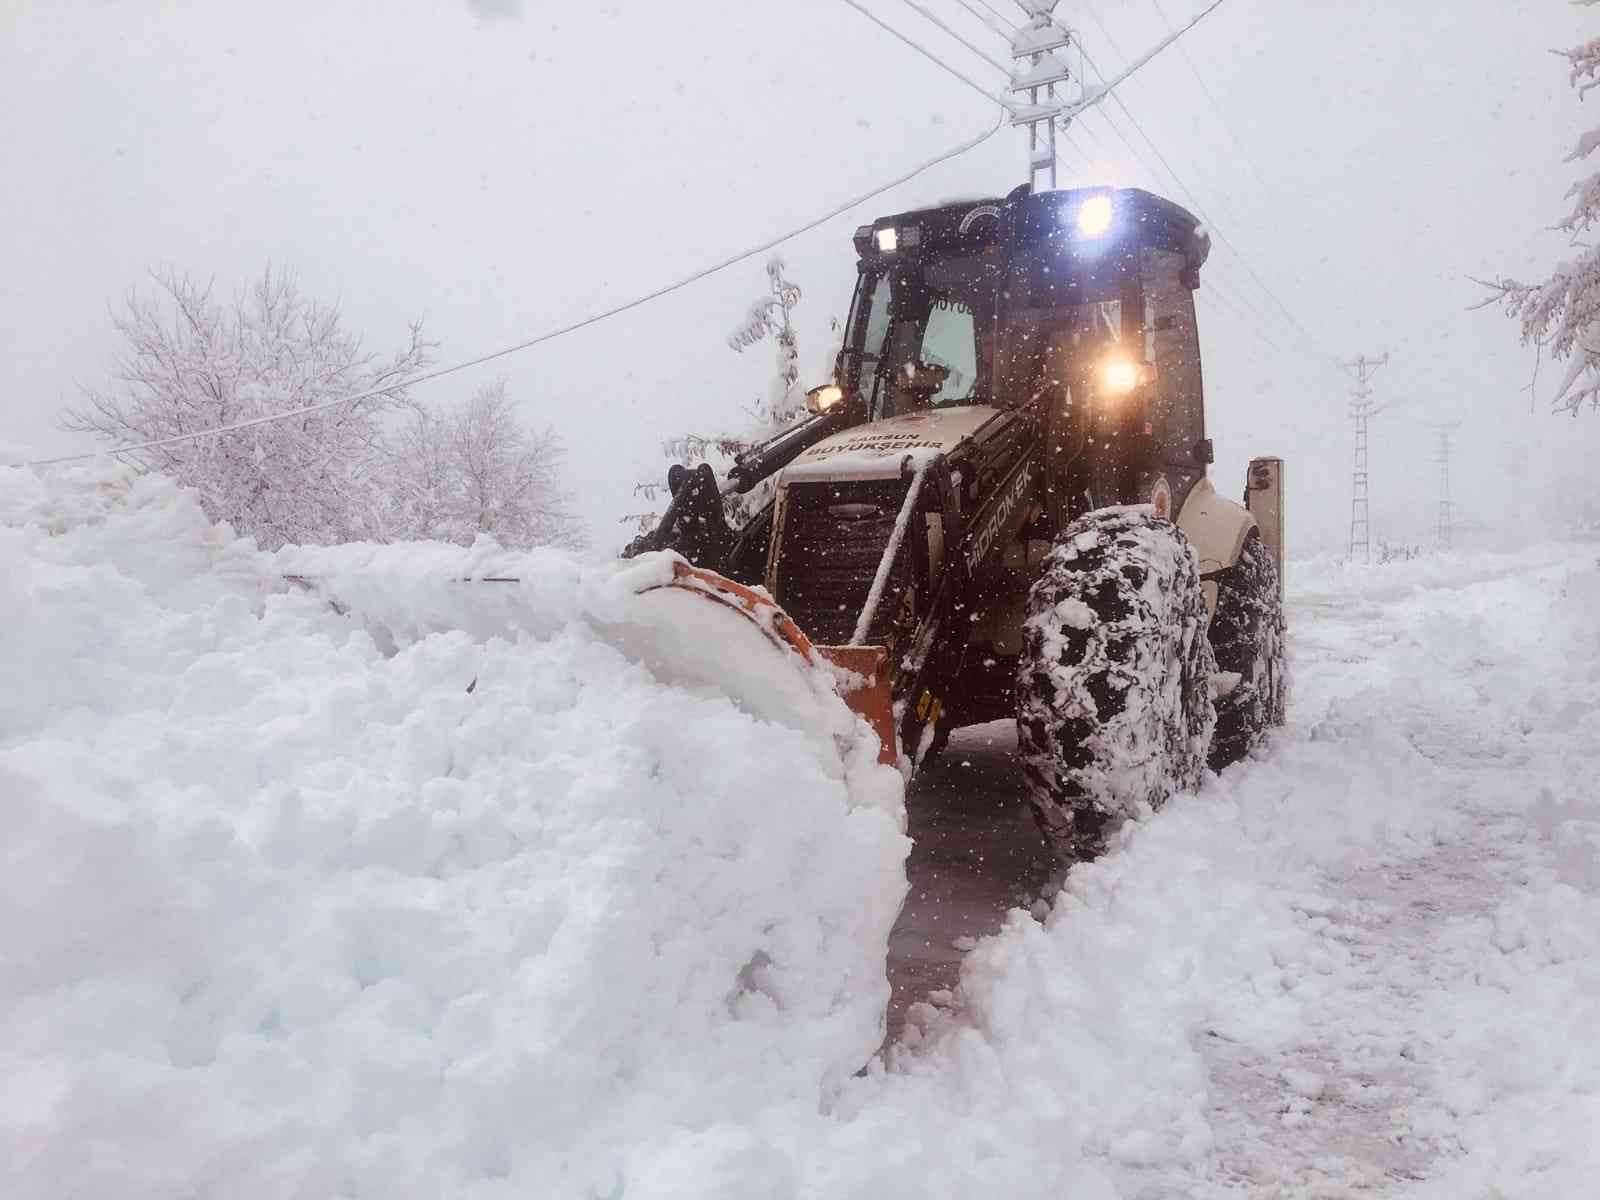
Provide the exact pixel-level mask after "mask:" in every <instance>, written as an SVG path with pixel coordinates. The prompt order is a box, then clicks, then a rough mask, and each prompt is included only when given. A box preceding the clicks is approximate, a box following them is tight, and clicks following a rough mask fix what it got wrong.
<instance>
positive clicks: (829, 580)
mask: <svg viewBox="0 0 1600 1200" xmlns="http://www.w3.org/2000/svg"><path fill="white" fill-rule="evenodd" d="M908 486H909V484H908V483H907V481H906V480H904V479H884V480H868V481H850V482H848V483H793V484H790V485H789V487H788V496H787V500H786V504H785V510H784V515H783V530H782V534H781V540H780V542H779V545H778V569H777V575H776V578H775V580H774V584H775V587H774V589H773V590H774V594H775V597H776V599H777V601H778V603H779V604H781V605H783V607H784V609H785V611H787V612H788V614H789V615H790V616H791V617H793V618H794V619H795V621H796V622H797V623H798V624H799V626H800V628H801V629H803V630H805V632H806V635H807V636H808V637H810V638H811V640H812V641H814V642H817V643H819V644H821V645H824V646H830V645H833V646H837V645H844V644H845V643H847V642H849V641H850V638H851V636H852V635H853V634H854V633H855V628H856V622H857V621H858V620H859V619H860V616H861V609H862V608H863V607H864V606H865V604H866V602H867V596H868V595H869V594H870V592H871V591H872V581H873V578H874V577H875V576H876V575H877V572H878V563H879V562H880V561H881V560H882V558H883V552H884V550H885V548H886V547H887V546H888V545H889V540H890V538H891V537H892V536H893V533H894V526H895V521H896V519H897V518H898V517H899V515H900V506H901V504H902V503H903V502H904V500H905V496H906V490H907V488H908ZM907 540H908V542H909V540H910V539H909V537H908V539H907ZM908 550H909V546H902V547H901V552H900V554H899V555H898V558H897V561H896V563H895V566H894V569H893V572H892V573H891V575H890V578H889V584H888V586H887V587H886V588H885V589H884V601H883V603H881V604H880V605H879V606H878V611H877V613H876V614H875V615H874V617H873V621H872V627H871V629H869V630H868V633H867V641H868V642H869V643H876V642H881V641H883V640H884V638H885V637H886V635H887V633H888V629H889V625H890V623H891V621H892V620H893V618H894V608H895V603H894V601H895V597H897V596H899V595H900V593H901V591H902V589H903V588H904V585H905V583H906V581H907V580H908V579H909V578H910V569H911V555H910V554H909V553H908Z"/></svg>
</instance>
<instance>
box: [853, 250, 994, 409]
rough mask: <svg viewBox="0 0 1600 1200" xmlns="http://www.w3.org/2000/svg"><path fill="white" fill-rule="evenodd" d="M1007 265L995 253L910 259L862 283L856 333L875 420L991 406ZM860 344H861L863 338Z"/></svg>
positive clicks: (856, 348) (863, 383)
mask: <svg viewBox="0 0 1600 1200" xmlns="http://www.w3.org/2000/svg"><path fill="white" fill-rule="evenodd" d="M1001 278H1002V266H1001V264H1000V263H999V262H998V261H996V258H995V256H994V255H992V254H973V255H963V256H959V257H951V258H943V259H935V260H932V261H926V262H907V263H904V264H900V265H897V266H896V267H895V268H894V269H892V270H890V271H887V272H885V273H884V274H882V275H878V276H867V277H866V278H864V279H863V281H862V293H861V296H860V299H859V300H858V305H859V307H860V310H861V311H860V312H859V314H858V317H857V319H856V322H855V328H854V329H853V330H852V332H853V333H854V334H855V335H856V337H855V338H853V339H852V341H853V342H854V347H852V348H847V350H846V354H847V355H849V354H852V353H853V354H854V355H855V356H856V358H857V359H858V365H857V364H852V366H855V367H856V368H857V369H859V372H860V374H859V387H860V389H861V390H862V392H864V393H865V394H866V396H867V399H868V404H869V411H870V412H871V414H872V417H873V419H875V420H876V419H879V418H882V417H892V416H899V415H901V414H903V413H907V412H914V411H916V410H918V409H924V408H930V407H931V408H948V407H953V406H955V405H958V404H992V403H994V402H995V398H994V395H993V392H994V386H993V383H992V374H993V369H994V342H995V318H996V309H997V302H998V297H999V291H1000V281H1001ZM857 339H859V340H857Z"/></svg>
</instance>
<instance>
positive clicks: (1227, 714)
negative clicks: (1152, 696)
mask: <svg viewBox="0 0 1600 1200" xmlns="http://www.w3.org/2000/svg"><path fill="white" fill-rule="evenodd" d="M1212 578H1213V579H1214V580H1215V581H1216V585H1217V611H1216V614H1215V616H1213V617H1212V619H1211V649H1212V652H1213V653H1214V654H1215V655H1216V659H1217V670H1218V671H1219V672H1222V673H1223V675H1222V677H1223V678H1224V679H1227V680H1228V685H1226V690H1224V691H1223V692H1222V693H1221V694H1220V695H1219V696H1218V697H1217V731H1216V735H1215V736H1214V737H1213V738H1212V741H1211V767H1212V769H1213V770H1217V771H1220V770H1222V768H1223V767H1225V766H1227V765H1228V764H1229V763H1235V762H1238V761H1239V760H1240V759H1242V758H1243V757H1244V756H1245V755H1246V754H1248V753H1249V752H1250V748H1251V747H1252V746H1254V745H1255V744H1256V743H1257V742H1258V741H1260V740H1261V736H1262V734H1263V733H1265V732H1266V730H1267V727H1268V726H1269V725H1282V724H1283V721H1284V710H1285V708H1286V706H1287V701H1288V693H1289V679H1288V670H1287V667H1286V665H1285V663H1284V634H1283V631H1284V623H1283V601H1282V599H1281V598H1280V597H1279V594H1278V569H1277V567H1276V566H1275V565H1274V564H1273V561H1272V555H1271V553H1269V552H1268V550H1267V547H1266V545H1265V544H1264V543H1263V542H1262V540H1261V535H1260V534H1259V533H1257V532H1255V531H1254V530H1252V531H1251V533H1250V535H1249V536H1248V537H1246V538H1245V543H1244V549H1243V550H1242V551H1241V552H1240V554H1239V561H1238V562H1237V563H1235V564H1234V565H1233V566H1231V567H1229V568H1228V569H1227V570H1225V571H1219V572H1217V573H1216V575H1214V576H1213V577H1212ZM1232 676H1237V677H1238V679H1237V682H1234V681H1233V679H1232V678H1231V677H1232Z"/></svg>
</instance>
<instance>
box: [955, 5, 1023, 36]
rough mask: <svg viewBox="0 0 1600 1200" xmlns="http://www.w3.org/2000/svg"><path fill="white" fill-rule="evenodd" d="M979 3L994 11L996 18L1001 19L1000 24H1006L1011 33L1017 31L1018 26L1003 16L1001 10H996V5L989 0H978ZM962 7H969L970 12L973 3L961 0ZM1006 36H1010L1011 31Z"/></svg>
mask: <svg viewBox="0 0 1600 1200" xmlns="http://www.w3.org/2000/svg"><path fill="white" fill-rule="evenodd" d="M978 3H979V4H981V5H983V7H984V8H986V9H988V10H989V11H990V12H991V13H993V14H994V19H995V20H996V21H999V22H1000V24H1001V25H1002V26H1004V27H1005V28H1006V29H1008V30H1010V31H1011V33H1015V32H1016V31H1017V27H1016V26H1015V25H1013V24H1011V22H1010V21H1007V20H1006V19H1005V18H1004V17H1003V16H1001V15H1000V13H999V11H998V10H996V8H995V6H994V5H992V4H990V3H989V0H978ZM961 7H962V8H965V9H967V10H968V11H969V12H970V11H971V5H969V4H968V3H967V0H961ZM1006 36H1007V37H1009V36H1010V33H1008V34H1007V35H1006Z"/></svg>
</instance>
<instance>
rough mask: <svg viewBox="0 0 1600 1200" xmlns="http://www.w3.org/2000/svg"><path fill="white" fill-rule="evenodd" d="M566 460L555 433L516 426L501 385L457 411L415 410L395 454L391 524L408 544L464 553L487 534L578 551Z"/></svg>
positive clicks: (507, 542)
mask: <svg viewBox="0 0 1600 1200" xmlns="http://www.w3.org/2000/svg"><path fill="white" fill-rule="evenodd" d="M565 453H566V451H565V448H564V447H563V445H562V443H561V439H560V438H559V436H557V434H556V433H555V431H554V430H552V429H548V428H547V429H540V430H529V429H528V428H526V427H525V426H524V425H522V424H521V422H519V421H518V420H517V416H516V412H515V409H514V406H513V404H512V401H511V397H510V395H509V393H508V392H507V390H506V385H505V382H504V381H503V380H501V381H497V382H495V383H491V384H489V385H488V386H486V387H483V388H480V389H479V390H478V391H477V392H476V393H474V395H473V396H472V398H471V399H470V400H469V401H468V402H467V403H466V404H464V405H461V406H460V407H458V408H454V409H445V410H443V411H442V412H434V411H432V410H427V409H421V408H419V409H417V410H415V411H414V412H413V413H412V415H411V419H410V421H409V423H408V424H407V426H406V427H405V429H404V431H403V433H402V434H401V436H400V439H399V445H398V447H397V459H398V467H399V475H400V480H401V485H400V487H399V488H398V489H397V493H398V495H399V502H398V507H399V512H398V513H397V516H396V518H395V520H394V522H393V524H394V525H395V526H396V527H397V529H398V530H399V531H400V533H401V534H403V536H406V537H414V538H430V539H437V540H439V541H446V542H455V543H457V544H459V545H463V546H468V545H471V544H472V542H473V540H474V539H476V538H477V537H478V535H479V534H487V535H488V536H490V537H492V538H494V539H495V540H496V541H498V542H499V543H500V544H501V545H502V546H509V547H515V548H518V549H524V548H527V547H529V546H552V545H553V546H568V547H577V546H579V545H581V544H582V542H583V537H582V530H581V526H580V524H579V522H578V520H577V518H576V516H575V515H574V513H573V510H572V504H571V498H570V496H569V495H568V494H567V492H566V491H564V490H563V488H562V485H561V461H562V458H563V457H564V455H565Z"/></svg>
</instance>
